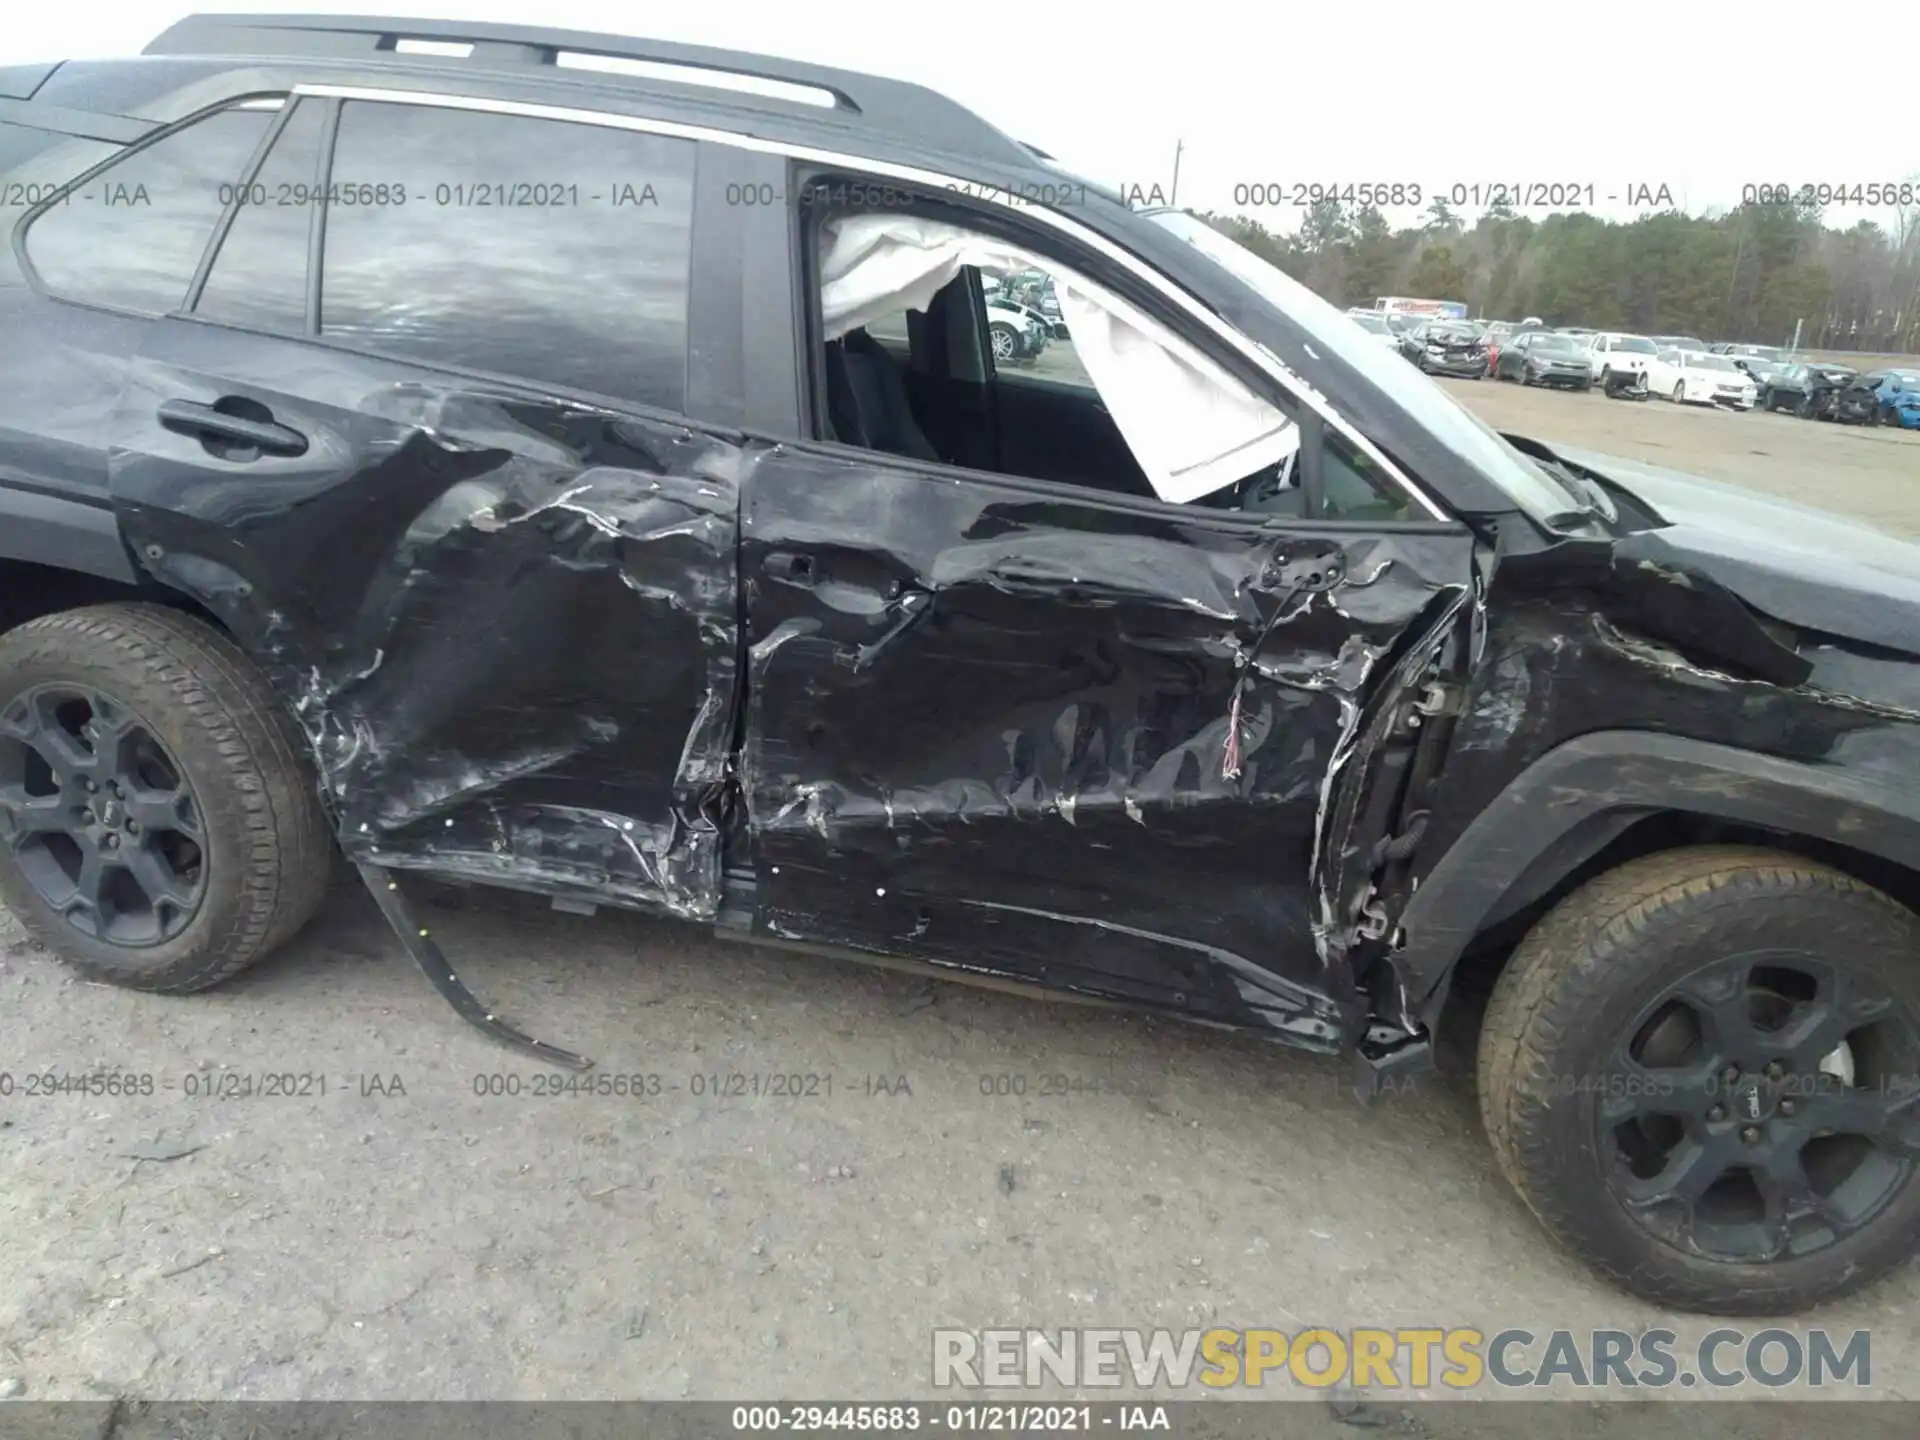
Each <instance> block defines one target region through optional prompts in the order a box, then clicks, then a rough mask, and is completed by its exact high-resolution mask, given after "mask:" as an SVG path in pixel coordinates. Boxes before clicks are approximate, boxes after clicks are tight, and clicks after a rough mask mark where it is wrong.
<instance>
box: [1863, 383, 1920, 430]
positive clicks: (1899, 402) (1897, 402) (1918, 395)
mask: <svg viewBox="0 0 1920 1440" xmlns="http://www.w3.org/2000/svg"><path fill="white" fill-rule="evenodd" d="M1875 394H1876V395H1877V397H1878V406H1877V408H1878V411H1879V419H1878V423H1880V424H1885V425H1898V426H1899V427H1900V428H1901V429H1903V430H1920V370H1889V371H1888V372H1887V376H1886V378H1885V379H1884V380H1882V381H1881V382H1880V385H1879V388H1878V390H1877V391H1876V392H1875ZM1867 423H1868V424H1870V425H1871V424H1874V423H1876V422H1874V421H1872V420H1870V421H1868V422H1867Z"/></svg>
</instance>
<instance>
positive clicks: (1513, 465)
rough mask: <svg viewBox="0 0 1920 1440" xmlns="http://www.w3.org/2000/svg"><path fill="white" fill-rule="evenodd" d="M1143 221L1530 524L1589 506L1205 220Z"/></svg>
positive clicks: (1179, 213)
mask: <svg viewBox="0 0 1920 1440" xmlns="http://www.w3.org/2000/svg"><path fill="white" fill-rule="evenodd" d="M1146 218H1148V219H1150V220H1152V221H1153V222H1154V223H1155V224H1156V225H1159V226H1160V227H1161V228H1163V229H1165V230H1167V231H1169V232H1171V233H1172V234H1174V235H1177V236H1178V237H1179V238H1180V239H1182V240H1184V241H1186V242H1187V243H1188V244H1189V245H1191V246H1193V248H1194V249H1196V250H1198V251H1199V252H1200V253H1201V254H1202V255H1205V256H1206V257H1207V258H1208V259H1209V260H1211V261H1213V262H1214V263H1215V264H1216V265H1218V266H1219V267H1220V268H1221V269H1222V270H1225V271H1226V272H1227V273H1228V274H1229V275H1231V276H1233V277H1234V278H1235V279H1236V280H1238V281H1239V282H1240V283H1241V284H1243V285H1245V286H1247V287H1248V288H1249V289H1251V290H1253V291H1254V292H1255V293H1256V294H1259V295H1261V296H1263V297H1264V298H1265V299H1267V300H1268V301H1269V302H1271V303H1272V304H1273V305H1275V306H1276V307H1278V308H1279V309H1280V310H1282V311H1283V312H1285V313H1286V315H1287V316H1288V317H1289V318H1290V319H1292V320H1293V321H1294V322H1295V323H1296V324H1299V325H1301V326H1304V327H1305V328H1306V329H1308V330H1309V331H1311V332H1312V334H1313V339H1314V344H1315V345H1316V346H1321V347H1324V348H1325V349H1327V350H1329V351H1331V352H1332V353H1333V354H1334V355H1336V356H1338V357H1339V358H1340V360H1341V362H1342V363H1343V364H1345V365H1347V366H1349V367H1350V368H1352V369H1354V370H1356V371H1358V372H1359V373H1360V374H1361V375H1363V376H1365V377H1366V378H1367V379H1368V380H1370V381H1372V382H1373V383H1374V384H1375V385H1377V386H1379V387H1380V389H1382V390H1384V391H1385V392H1386V393H1387V394H1389V395H1391V396H1393V398H1394V399H1395V400H1396V401H1398V402H1399V404H1400V405H1401V406H1402V407H1403V408H1404V409H1405V410H1406V411H1407V413H1408V414H1409V415H1411V416H1413V417H1414V419H1415V420H1417V421H1418V422H1419V423H1420V424H1422V425H1423V426H1425V427H1426V428H1427V429H1429V430H1431V431H1432V432H1433V433H1434V435H1435V437H1436V438H1438V439H1439V440H1440V441H1441V443H1443V444H1445V445H1447V446H1449V447H1451V448H1452V449H1454V450H1455V451H1457V452H1458V453H1459V454H1461V455H1462V456H1464V457H1465V458H1466V459H1467V460H1469V461H1471V462H1472V463H1473V464H1474V466H1476V467H1477V468H1478V469H1479V470H1480V471H1481V472H1482V473H1483V474H1484V475H1485V476H1486V477H1487V478H1488V479H1489V480H1491V481H1492V482H1493V483H1494V484H1495V485H1498V486H1499V487H1500V489H1501V490H1502V491H1504V492H1505V493H1506V494H1507V495H1508V496H1510V497H1511V498H1512V499H1513V501H1514V503H1515V504H1517V505H1519V506H1520V508H1521V509H1523V510H1525V511H1526V512H1527V513H1528V514H1530V515H1532V516H1534V518H1536V519H1538V520H1542V521H1547V520H1553V519H1555V518H1557V517H1560V516H1564V515H1565V514H1566V513H1567V510H1568V502H1569V501H1571V502H1572V503H1573V505H1574V506H1576V507H1577V508H1579V509H1581V510H1585V509H1588V508H1589V507H1590V502H1589V501H1588V500H1587V498H1586V497H1585V496H1584V495H1582V494H1581V493H1580V492H1579V491H1578V490H1577V489H1575V488H1574V487H1573V485H1572V484H1571V483H1569V482H1563V481H1560V480H1557V479H1555V478H1554V476H1553V474H1552V472H1551V471H1548V470H1546V469H1544V468H1543V467H1541V466H1540V465H1538V464H1536V463H1535V462H1534V461H1532V460H1531V459H1529V458H1528V457H1527V456H1525V455H1522V454H1521V453H1520V452H1519V451H1518V450H1516V449H1514V448H1513V446H1511V445H1509V444H1508V443H1507V442H1506V441H1505V440H1504V439H1502V438H1501V437H1500V435H1499V434H1498V433H1497V432H1495V431H1494V430H1493V429H1492V427H1490V426H1489V425H1487V424H1486V422H1485V421H1483V420H1481V419H1480V417H1479V416H1477V415H1475V414H1474V413H1473V412H1472V411H1470V410H1468V409H1467V408H1466V407H1465V406H1463V405H1461V404H1460V402H1459V401H1457V400H1455V399H1454V398H1453V397H1452V396H1451V395H1449V394H1448V393H1447V392H1446V391H1445V390H1442V389H1441V388H1440V387H1439V386H1438V385H1436V384H1435V383H1434V382H1433V381H1431V380H1429V379H1428V378H1427V377H1426V376H1424V375H1422V374H1420V373H1419V372H1418V371H1417V370H1415V369H1414V368H1413V366H1411V365H1409V364H1407V362H1406V361H1405V360H1403V359H1401V358H1400V357H1399V356H1398V355H1396V354H1394V353H1393V352H1391V351H1389V350H1388V349H1387V348H1386V347H1385V346H1383V345H1380V344H1377V343H1376V342H1374V341H1371V340H1368V339H1366V338H1365V337H1364V336H1362V335H1361V334H1360V332H1358V331H1356V330H1355V329H1354V328H1353V327H1352V326H1350V325H1344V324H1341V323H1340V322H1341V321H1343V320H1344V319H1345V318H1346V317H1345V316H1344V315H1342V314H1341V313H1340V312H1339V311H1338V310H1336V309H1335V308H1334V307H1333V306H1332V305H1331V304H1329V303H1328V302H1327V301H1325V300H1322V299H1321V298H1320V297H1319V296H1318V295H1316V294H1314V293H1313V292H1312V291H1311V290H1309V289H1307V287H1306V286H1304V285H1302V284H1301V283H1300V282H1299V281H1298V280H1295V279H1294V278H1293V277H1292V276H1290V275H1288V274H1287V273H1286V272H1285V271H1283V270H1281V269H1279V268H1278V267H1277V266H1274V265H1270V264H1268V263H1267V262H1266V261H1265V260H1262V259H1261V258H1260V257H1259V256H1258V255H1255V254H1254V253H1253V252H1252V251H1251V250H1248V249H1246V248H1245V247H1244V246H1241V245H1237V244H1235V243H1234V242H1233V241H1232V240H1229V239H1228V238H1227V237H1226V236H1225V235H1222V234H1221V233H1220V232H1219V231H1218V230H1216V229H1214V228H1213V227H1212V226H1211V225H1209V224H1207V223H1206V222H1205V221H1204V220H1198V219H1195V218H1194V217H1193V216H1191V215H1189V214H1187V213H1186V212H1185V211H1183V210H1159V211H1149V212H1146Z"/></svg>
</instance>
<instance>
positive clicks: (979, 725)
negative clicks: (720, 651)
mask: <svg viewBox="0 0 1920 1440" xmlns="http://www.w3.org/2000/svg"><path fill="white" fill-rule="evenodd" d="M753 496H754V498H753V500H752V501H751V503H750V505H749V510H748V515H747V518H746V521H745V527H744V528H745V534H744V537H743V543H744V552H745V554H746V555H747V557H748V563H747V566H746V571H747V575H748V577H749V578H748V582H747V583H748V584H749V586H750V587H751V589H750V595H749V602H748V603H749V608H750V610H751V612H752V613H753V615H754V616H755V644H754V646H753V648H752V651H751V658H750V661H749V668H750V677H749V685H748V692H749V696H750V701H749V709H750V714H749V723H748V727H747V736H748V739H747V749H746V753H745V756H744V764H743V786H744V792H745V797H746V805H747V813H748V817H749V820H750V823H751V826H752V829H753V832H754V836H755V843H756V854H757V856H758V858H759V860H760V862H761V876H762V880H761V883H762V887H763V899H764V902H765V905H766V916H767V923H768V925H769V928H770V929H771V930H773V932H774V933H777V934H781V935H783V936H786V937H789V938H793V937H799V936H811V937H813V938H815V939H822V938H824V939H826V940H828V941H830V942H831V943H833V944H836V945H850V946H855V947H865V948H872V949H884V948H885V946H886V941H887V940H888V939H889V938H892V939H896V940H898V939H911V941H912V944H913V947H914V949H915V951H916V953H921V954H925V955H930V956H932V957H934V958H937V959H939V960H941V961H943V962H944V963H949V964H953V965H956V966H961V967H969V968H971V967H985V968H989V969H992V970H994V971H996V972H998V973H1009V974H1014V975H1019V976H1024V977H1028V978H1031V977H1034V976H1035V975H1039V976H1041V977H1042V978H1044V979H1046V980H1047V981H1048V982H1049V983H1053V984H1058V985H1063V986H1065V987H1066V988H1070V989H1079V990H1086V991H1090V992H1098V993H1102V994H1107V995H1114V994H1119V995H1121V996H1122V997H1123V998H1132V999H1140V1000H1147V1001H1156V1000H1157V1001H1160V1002H1166V1003H1179V1004H1184V1005H1187V1006H1188V1007H1190V1008H1194V1009H1196V1010H1198V1011H1199V1012H1200V1013H1201V1014H1202V1015H1203V1016H1205V1015H1208V1014H1212V1015H1213V1016H1214V1017H1216V1018H1219V1019H1221V1020H1223V1021H1228V1022H1230V1023H1251V1024H1254V1025H1256V1026H1264V1027H1267V1028H1289V1027H1290V1026H1293V1025H1295V1024H1303V1025H1306V1026H1307V1028H1308V1029H1309V1030H1311V1031H1312V1033H1311V1034H1308V1035H1302V1034H1300V1033H1298V1032H1295V1036H1294V1038H1304V1039H1307V1040H1309V1041H1310V1042H1315V1043H1317V1042H1318V1041H1321V1040H1325V1039H1327V1038H1329V1036H1330V1035H1331V1034H1332V1033H1333V1032H1332V1030H1331V1029H1330V1028H1326V1022H1327V1019H1328V1017H1330V1016H1331V1014H1332V1012H1331V1011H1329V1010H1328V1009H1327V1008H1326V1005H1325V996H1326V995H1327V994H1328V993H1329V990H1330V987H1331V986H1332V984H1333V982H1332V981H1331V980H1330V978H1329V976H1328V973H1327V966H1326V964H1325V962H1324V960H1323V958H1322V957H1321V956H1320V954H1319V953H1318V952H1317V951H1316V948H1315V945H1314V942H1313V939H1312V933H1311V926H1310V923H1309V922H1310V917H1311V913H1312V909H1313V907H1312V904H1311V903H1310V890H1311V884H1312V879H1313V872H1314V870H1315V864H1316V862H1315V853H1316V846H1317V844H1318V830H1319V827H1320V825H1321V824H1322V815H1321V811H1322V809H1323V805H1324V786H1325V785H1326V783H1327V776H1328V770H1329V765H1330V763H1331V762H1332V761H1333V760H1334V759H1335V758H1336V757H1337V756H1338V755H1339V753H1340V752H1341V750H1342V747H1343V746H1345V745H1346V744H1347V743H1348V739H1349V736H1350V734H1351V733H1352V730H1353V727H1354V726H1355V725H1356V724H1357V723H1358V716H1359V711H1360V704H1361V700H1362V697H1363V696H1364V695H1365V694H1366V693H1367V692H1368V689H1369V687H1370V685H1371V684H1372V683H1373V680H1374V674H1375V668H1376V665H1377V664H1378V662H1379V659H1380V657H1381V656H1382V655H1384V654H1386V653H1388V652H1389V651H1390V650H1391V649H1393V648H1394V647H1396V646H1397V645H1398V644H1400V643H1401V640H1402V637H1403V633H1404V632H1405V631H1406V629H1407V628H1408V626H1409V625H1411V624H1413V623H1415V622H1416V621H1417V620H1418V619H1420V617H1422V616H1424V615H1426V614H1428V613H1429V605H1430V603H1431V602H1432V600H1433V598H1434V596H1435V595H1436V594H1437V593H1439V592H1440V591H1441V590H1443V589H1445V588H1447V586H1448V585H1449V583H1451V582H1450V580H1449V578H1448V566H1449V559H1450V556H1457V554H1458V551H1457V549H1456V550H1455V551H1452V552H1450V551H1449V550H1448V548H1447V543H1446V542H1447V541H1448V540H1449V539H1451V538H1452V537H1429V536H1412V537H1408V538H1407V539H1406V540H1404V541H1402V540H1392V541H1389V540H1386V539H1383V538H1381V537H1380V536H1378V535H1377V534H1376V535H1373V536H1361V535H1357V534H1347V533H1335V532H1331V531H1329V532H1313V531H1307V530H1293V531H1290V532H1282V531H1278V530H1260V529H1255V528H1252V527H1247V526H1244V525H1222V524H1220V523H1218V521H1217V519H1214V518H1213V517H1208V516H1206V514H1205V512H1195V515H1194V518H1193V519H1192V520H1191V521H1189V520H1186V519H1177V518H1171V517H1167V516H1165V515H1164V514H1150V513H1138V514H1134V513H1128V512H1124V511H1116V510H1114V509H1112V508H1110V507H1103V506H1097V505H1094V504H1081V503H1076V502H1074V501H1072V500H1065V499H1063V500H1058V501H1042V500H1037V499H1034V498H1032V497H1030V496H1026V495H1021V494H1019V493H1018V492H1014V491H1009V490H1002V489H999V488H997V487H994V486H991V485H988V484H978V485H975V484H963V485H956V484H951V483H942V482H941V481H938V480H934V479H929V478H926V477H922V476H918V475H913V474H907V473H902V472H900V471H897V470H890V469H887V468H884V467H869V466H865V465H861V464H859V463H857V462H850V461H841V460H838V459H837V457H836V458H828V457H808V456H799V455H793V456H782V457H780V463H779V464H778V465H777V466H775V465H768V466H763V467H761V469H760V470H759V471H758V472H757V473H756V476H755V479H754V489H753ZM783 550H797V551H802V552H812V553H816V554H818V555H819V557H820V563H819V566H818V573H817V576H816V578H814V579H812V580H810V581H809V582H808V583H807V584H806V585H805V586H790V585H783V584H781V583H779V582H778V581H777V580H769V579H767V578H765V577H764V576H762V575H760V574H759V573H758V572H757V569H756V565H755V561H754V557H756V556H758V555H761V554H765V553H768V552H773V551H783ZM1329 562H1332V564H1333V565H1334V566H1335V567H1336V568H1337V570H1338V573H1339V576H1340V578H1339V579H1338V581H1337V582H1336V583H1334V584H1333V585H1332V586H1331V588H1326V587H1324V586H1322V588H1318V589H1314V588H1309V587H1307V586H1306V585H1304V584H1302V583H1300V582H1301V580H1302V578H1303V577H1305V576H1307V575H1310V574H1322V575H1324V573H1325V572H1327V570H1328V564H1329ZM1460 583H1462V584H1464V575H1462V577H1461V581H1460ZM915 597H918V598H917V599H916V598H915ZM1236 698H1237V700H1238V704H1237V707H1236V703H1235V702H1236ZM1236 708H1237V710H1238V717H1239V725H1238V729H1237V745H1238V764H1237V766H1236V765H1234V764H1232V763H1229V755H1230V737H1231V736H1232V735H1233V734H1234V733H1235V732H1234V730H1233V726H1232V717H1233V714H1234V712H1235V710H1236ZM823 857H824V858H823ZM1176 996H1177V997H1180V998H1179V999H1178V1000H1176V999H1175V997H1176ZM1303 1010H1304V1011H1308V1012H1315V1016H1314V1018H1313V1019H1311V1021H1303V1020H1301V1019H1300V1015H1301V1013H1302V1012H1303ZM1323 1029H1324V1030H1325V1033H1322V1031H1323Z"/></svg>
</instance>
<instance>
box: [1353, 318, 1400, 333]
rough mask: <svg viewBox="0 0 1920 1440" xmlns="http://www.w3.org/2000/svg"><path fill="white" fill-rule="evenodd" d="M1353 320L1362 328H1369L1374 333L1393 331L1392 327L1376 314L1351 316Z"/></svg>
mask: <svg viewBox="0 0 1920 1440" xmlns="http://www.w3.org/2000/svg"><path fill="white" fill-rule="evenodd" d="M1353 320H1354V323H1355V324H1356V325H1358V326H1359V327H1360V328H1361V329H1362V330H1371V331H1372V332H1373V333H1374V334H1375V335H1391V334H1392V333H1393V327H1392V326H1391V325H1389V324H1387V322H1386V321H1384V320H1382V319H1381V318H1380V317H1379V316H1378V315H1356V316H1354V317H1353Z"/></svg>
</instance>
